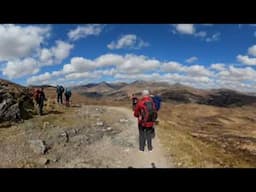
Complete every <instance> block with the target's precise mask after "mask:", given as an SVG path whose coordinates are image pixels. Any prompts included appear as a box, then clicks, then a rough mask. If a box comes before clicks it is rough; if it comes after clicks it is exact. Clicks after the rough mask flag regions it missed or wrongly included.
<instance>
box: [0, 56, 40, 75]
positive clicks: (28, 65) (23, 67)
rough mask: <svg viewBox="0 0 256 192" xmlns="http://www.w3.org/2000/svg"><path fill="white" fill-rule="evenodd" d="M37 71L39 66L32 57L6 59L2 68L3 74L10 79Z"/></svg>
mask: <svg viewBox="0 0 256 192" xmlns="http://www.w3.org/2000/svg"><path fill="white" fill-rule="evenodd" d="M37 72H39V66H38V63H37V61H36V60H35V59H33V58H26V59H24V60H19V59H18V60H15V61H8V62H7V64H6V67H5V68H4V69H3V75H5V76H7V77H8V78H10V79H12V78H19V77H22V76H25V75H30V74H36V73H37Z"/></svg>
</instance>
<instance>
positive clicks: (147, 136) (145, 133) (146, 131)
mask: <svg viewBox="0 0 256 192" xmlns="http://www.w3.org/2000/svg"><path fill="white" fill-rule="evenodd" d="M152 130H153V129H152V127H150V128H149V127H142V126H141V125H139V145H140V150H141V151H144V148H145V145H146V142H147V145H148V150H149V151H151V150H152V148H153V147H152Z"/></svg>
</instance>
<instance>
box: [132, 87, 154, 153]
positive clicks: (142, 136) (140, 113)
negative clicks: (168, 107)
mask: <svg viewBox="0 0 256 192" xmlns="http://www.w3.org/2000/svg"><path fill="white" fill-rule="evenodd" d="M142 96H143V97H142V99H141V100H140V101H139V102H138V103H137V105H136V108H135V110H134V116H135V117H137V118H138V127H139V149H140V151H144V148H145V145H146V141H147V145H148V151H150V152H151V151H152V149H153V147H152V131H153V126H154V121H155V119H156V115H157V114H156V109H155V104H154V102H153V100H152V98H151V97H150V96H149V91H148V90H144V91H143V92H142ZM146 106H147V110H148V111H147V112H146V115H145V113H144V111H145V110H146V109H145V107H146ZM151 109H152V110H151ZM151 111H154V113H152V116H151V115H149V114H151Z"/></svg>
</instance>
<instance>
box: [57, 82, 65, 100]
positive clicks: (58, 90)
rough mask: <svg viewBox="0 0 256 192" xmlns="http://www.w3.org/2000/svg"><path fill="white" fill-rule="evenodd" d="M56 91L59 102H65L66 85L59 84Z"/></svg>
mask: <svg viewBox="0 0 256 192" xmlns="http://www.w3.org/2000/svg"><path fill="white" fill-rule="evenodd" d="M56 93H57V102H58V103H61V104H63V100H62V95H63V93H64V87H63V86H62V85H57V88H56Z"/></svg>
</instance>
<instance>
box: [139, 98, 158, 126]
mask: <svg viewBox="0 0 256 192" xmlns="http://www.w3.org/2000/svg"><path fill="white" fill-rule="evenodd" d="M141 117H142V121H143V122H144V123H149V122H155V121H156V119H157V110H156V106H155V104H154V102H153V100H152V99H151V100H149V101H145V102H144V103H143V108H141Z"/></svg>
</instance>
